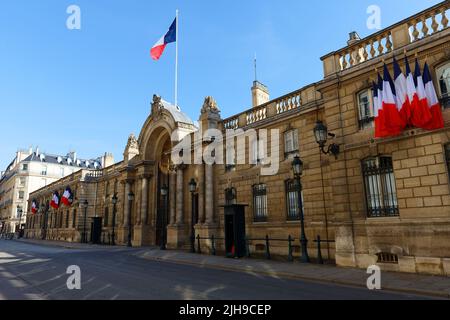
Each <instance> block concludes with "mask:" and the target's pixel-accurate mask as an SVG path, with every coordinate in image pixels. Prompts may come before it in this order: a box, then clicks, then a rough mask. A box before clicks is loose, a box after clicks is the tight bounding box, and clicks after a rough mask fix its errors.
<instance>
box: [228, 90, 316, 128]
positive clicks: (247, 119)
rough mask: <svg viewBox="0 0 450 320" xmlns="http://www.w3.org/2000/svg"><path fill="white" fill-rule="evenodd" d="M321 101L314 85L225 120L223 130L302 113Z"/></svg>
mask: <svg viewBox="0 0 450 320" xmlns="http://www.w3.org/2000/svg"><path fill="white" fill-rule="evenodd" d="M319 99H321V95H320V93H319V92H318V91H317V90H316V85H315V84H313V85H310V86H307V87H305V88H302V89H300V90H296V91H294V92H291V93H289V94H287V95H285V96H282V97H280V98H277V99H275V100H272V101H269V102H267V103H265V104H263V105H260V106H258V107H255V108H252V109H249V110H246V111H244V112H242V113H239V114H237V115H234V116H232V117H230V118H227V119H224V120H223V121H222V124H223V129H225V130H227V129H238V128H244V127H247V126H250V125H253V124H255V123H258V122H261V121H264V120H268V119H271V118H273V117H276V116H280V115H282V114H284V113H288V112H293V111H294V110H298V111H300V110H301V108H302V107H305V106H307V105H308V104H309V103H311V102H313V101H317V100H319Z"/></svg>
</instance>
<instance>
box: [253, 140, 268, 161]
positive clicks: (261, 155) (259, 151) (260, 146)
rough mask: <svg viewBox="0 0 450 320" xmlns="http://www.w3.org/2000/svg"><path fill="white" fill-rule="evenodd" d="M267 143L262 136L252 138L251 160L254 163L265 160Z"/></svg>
mask: <svg viewBox="0 0 450 320" xmlns="http://www.w3.org/2000/svg"><path fill="white" fill-rule="evenodd" d="M265 143H266V142H265V140H264V139H262V138H260V139H254V140H251V144H252V147H251V148H250V152H251V154H250V160H251V163H252V164H261V163H263V162H264V159H265V156H266V152H265V148H264V147H265Z"/></svg>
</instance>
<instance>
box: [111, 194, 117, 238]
mask: <svg viewBox="0 0 450 320" xmlns="http://www.w3.org/2000/svg"><path fill="white" fill-rule="evenodd" d="M117 200H118V199H117V194H116V193H115V194H114V195H113V197H112V199H111V201H112V204H113V218H112V235H111V237H112V239H111V245H113V246H115V245H116V232H115V231H116V205H117Z"/></svg>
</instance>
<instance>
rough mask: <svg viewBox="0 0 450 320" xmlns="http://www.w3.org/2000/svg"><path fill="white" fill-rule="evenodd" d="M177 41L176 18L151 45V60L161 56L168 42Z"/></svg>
mask: <svg viewBox="0 0 450 320" xmlns="http://www.w3.org/2000/svg"><path fill="white" fill-rule="evenodd" d="M176 41H177V18H175V20H174V21H173V22H172V25H171V26H170V28H169V31H167V33H166V34H165V35H163V36H162V37H161V39H159V41H158V42H157V43H156V44H155V45H154V46H153V48H152V50H151V51H150V55H151V56H152V59H153V60H159V58H161V56H162V54H163V52H164V49H166V46H167V45H168V44H169V43H172V42H176Z"/></svg>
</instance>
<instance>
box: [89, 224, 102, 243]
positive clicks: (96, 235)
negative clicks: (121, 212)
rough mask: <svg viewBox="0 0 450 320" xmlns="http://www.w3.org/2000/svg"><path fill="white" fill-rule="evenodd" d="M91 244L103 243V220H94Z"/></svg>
mask: <svg viewBox="0 0 450 320" xmlns="http://www.w3.org/2000/svg"><path fill="white" fill-rule="evenodd" d="M91 242H92V243H93V244H101V243H102V218H92V222H91Z"/></svg>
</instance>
